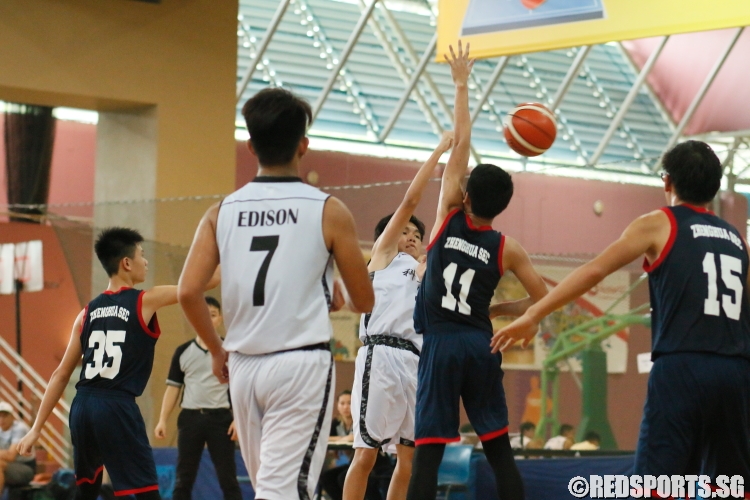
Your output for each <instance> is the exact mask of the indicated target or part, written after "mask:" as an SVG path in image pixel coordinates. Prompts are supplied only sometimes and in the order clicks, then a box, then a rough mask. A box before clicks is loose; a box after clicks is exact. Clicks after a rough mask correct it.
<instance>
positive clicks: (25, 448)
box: [16, 309, 86, 455]
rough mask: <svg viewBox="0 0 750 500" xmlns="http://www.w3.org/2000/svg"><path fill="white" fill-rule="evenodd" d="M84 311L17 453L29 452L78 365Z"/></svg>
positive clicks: (79, 315)
mask: <svg viewBox="0 0 750 500" xmlns="http://www.w3.org/2000/svg"><path fill="white" fill-rule="evenodd" d="M85 312H86V309H84V310H83V311H81V312H80V313H78V317H77V318H76V320H75V321H74V322H73V329H72V330H71V332H70V340H68V347H67V348H66V349H65V354H64V355H63V359H62V361H60V365H59V366H58V367H57V369H55V371H54V373H52V377H51V378H50V379H49V384H47V389H46V390H45V391H44V397H42V403H41V405H40V406H39V412H38V413H37V414H36V420H34V425H33V426H32V427H31V429H30V430H29V432H28V433H26V435H25V436H24V437H23V439H21V441H20V442H19V443H18V444H17V445H16V450H18V453H20V454H21V455H29V454H31V448H32V446H34V443H36V442H37V440H38V439H39V435H40V434H41V433H42V428H43V427H44V424H45V423H46V422H47V419H48V418H49V416H50V414H51V413H52V410H54V408H55V405H56V404H57V402H58V401H59V400H60V397H62V394H63V392H64V391H65V388H66V387H67V386H68V382H69V381H70V376H71V375H72V374H73V371H74V370H75V369H76V367H77V366H78V363H80V362H81V356H82V352H81V340H80V336H81V326H82V325H83V321H84V319H85V318H84V314H85Z"/></svg>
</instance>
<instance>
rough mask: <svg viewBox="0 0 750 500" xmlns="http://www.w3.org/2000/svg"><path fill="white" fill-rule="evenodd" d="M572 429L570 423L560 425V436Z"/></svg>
mask: <svg viewBox="0 0 750 500" xmlns="http://www.w3.org/2000/svg"><path fill="white" fill-rule="evenodd" d="M572 430H573V426H572V425H570V424H562V425H561V426H560V436H564V435H565V433H566V432H570V431H572Z"/></svg>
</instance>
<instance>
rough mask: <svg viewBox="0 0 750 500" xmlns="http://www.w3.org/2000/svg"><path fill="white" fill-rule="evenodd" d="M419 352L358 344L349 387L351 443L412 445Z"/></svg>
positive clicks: (369, 445)
mask: <svg viewBox="0 0 750 500" xmlns="http://www.w3.org/2000/svg"><path fill="white" fill-rule="evenodd" d="M418 366H419V356H417V355H416V354H414V353H412V352H410V351H406V350H404V349H398V348H395V347H389V346H384V345H371V346H363V347H360V349H359V352H357V362H356V365H355V372H354V387H353V388H352V418H353V420H354V447H355V448H378V447H381V446H385V445H386V444H402V445H406V446H414V408H415V405H416V401H417V367H418Z"/></svg>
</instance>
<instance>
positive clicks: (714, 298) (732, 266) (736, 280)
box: [703, 252, 743, 319]
mask: <svg viewBox="0 0 750 500" xmlns="http://www.w3.org/2000/svg"><path fill="white" fill-rule="evenodd" d="M719 264H720V265H721V280H722V281H723V282H724V285H725V286H726V287H727V288H729V289H730V290H731V291H732V292H734V298H732V296H731V295H722V296H721V304H720V303H719V287H718V285H717V281H718V280H717V278H718V276H717V275H718V273H717V272H716V257H715V255H714V254H713V252H706V256H705V257H704V258H703V272H704V273H705V274H707V275H708V298H707V299H706V300H705V301H704V302H703V312H704V313H705V314H708V315H709V316H719V315H720V307H723V308H724V312H725V313H726V315H727V317H728V318H730V319H740V311H741V310H742V289H743V286H742V280H741V279H740V277H739V276H738V275H742V261H741V260H740V259H738V258H736V257H730V256H729V255H723V254H719ZM735 273H736V274H735Z"/></svg>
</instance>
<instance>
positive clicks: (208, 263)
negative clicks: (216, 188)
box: [177, 203, 229, 383]
mask: <svg viewBox="0 0 750 500" xmlns="http://www.w3.org/2000/svg"><path fill="white" fill-rule="evenodd" d="M218 215H219V204H218V203H217V204H215V205H214V206H212V207H211V208H209V209H208V210H207V211H206V214H205V215H204V216H203V218H202V219H201V221H200V224H198V229H197V230H196V232H195V237H194V238H193V243H192V245H191V246H190V251H189V252H188V256H187V259H186V260H185V267H183V268H182V274H181V275H180V281H179V283H178V284H177V298H178V300H179V302H180V306H182V310H183V311H184V312H185V316H186V317H187V319H188V321H189V322H190V324H191V325H192V326H193V329H195V331H196V333H197V334H198V336H199V337H200V338H201V339H203V342H205V343H206V347H207V348H208V350H209V351H210V352H211V357H212V358H213V361H212V363H213V372H214V375H216V377H217V378H218V379H219V380H220V381H221V382H222V383H226V382H228V381H229V373H228V370H227V367H226V360H227V353H226V351H224V348H223V347H222V341H221V337H219V334H218V333H216V329H214V325H213V323H211V315H210V314H209V312H208V308H207V307H206V302H205V299H204V298H203V292H204V290H206V287H207V286H208V284H209V283H210V282H211V278H212V277H213V276H214V274H215V273H216V269H217V267H218V265H219V247H218V245H217V244H216V219H217V217H218Z"/></svg>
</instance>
